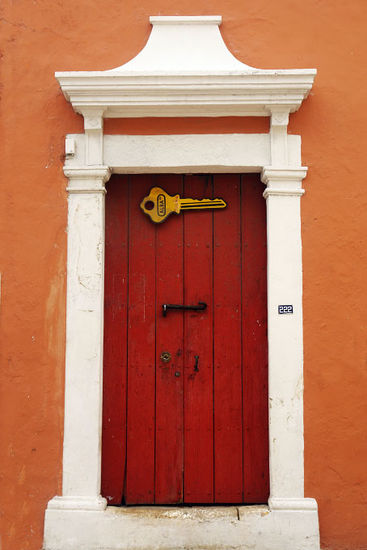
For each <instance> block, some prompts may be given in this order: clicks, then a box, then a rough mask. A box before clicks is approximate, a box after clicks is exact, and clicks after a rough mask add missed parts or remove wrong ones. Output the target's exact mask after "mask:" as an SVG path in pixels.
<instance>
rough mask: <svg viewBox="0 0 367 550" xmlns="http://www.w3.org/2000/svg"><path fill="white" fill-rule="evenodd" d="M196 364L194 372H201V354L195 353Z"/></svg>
mask: <svg viewBox="0 0 367 550" xmlns="http://www.w3.org/2000/svg"><path fill="white" fill-rule="evenodd" d="M194 357H195V365H194V372H199V356H198V355H195V356H194Z"/></svg>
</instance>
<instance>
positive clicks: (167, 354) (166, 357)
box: [161, 351, 172, 363]
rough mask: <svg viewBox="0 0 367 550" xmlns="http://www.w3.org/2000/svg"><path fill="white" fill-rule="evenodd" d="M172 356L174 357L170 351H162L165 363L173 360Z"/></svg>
mask: <svg viewBox="0 0 367 550" xmlns="http://www.w3.org/2000/svg"><path fill="white" fill-rule="evenodd" d="M171 358H172V355H171V354H170V352H169V351H162V353H161V359H162V361H163V363H169V361H171Z"/></svg>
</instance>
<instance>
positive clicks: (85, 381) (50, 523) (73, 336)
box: [44, 16, 319, 550]
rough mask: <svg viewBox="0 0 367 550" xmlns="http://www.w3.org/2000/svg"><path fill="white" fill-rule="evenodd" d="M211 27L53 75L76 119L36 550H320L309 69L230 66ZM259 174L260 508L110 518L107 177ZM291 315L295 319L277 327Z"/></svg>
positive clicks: (156, 36)
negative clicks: (263, 342) (47, 485)
mask: <svg viewBox="0 0 367 550" xmlns="http://www.w3.org/2000/svg"><path fill="white" fill-rule="evenodd" d="M220 22H221V18H220V17H219V16H211V17H202V16H200V17H188V16H184V17H176V16H172V17H152V18H151V23H152V25H153V30H152V33H151V35H150V37H149V40H148V43H147V45H146V46H145V48H144V49H143V50H142V51H141V52H140V54H138V55H137V56H136V57H135V58H134V59H133V60H131V61H130V62H128V63H126V64H125V65H123V66H121V67H118V68H117V69H114V70H111V71H100V72H98V71H97V72H93V71H91V72H69V73H57V75H56V76H57V78H58V80H59V82H60V85H61V87H62V89H63V92H64V95H65V97H66V98H67V99H68V100H70V101H71V103H72V105H73V107H74V109H75V110H76V111H77V112H79V113H82V114H83V115H84V117H85V134H84V135H73V136H68V138H67V139H69V140H73V144H72V146H70V147H69V149H68V150H70V151H71V153H70V154H69V155H67V158H66V161H65V167H64V172H65V175H66V176H67V177H68V178H69V184H68V191H69V198H68V201H69V209H68V261H67V331H66V332H67V335H66V376H65V429H64V454H63V494H62V496H60V497H54V498H53V499H52V500H51V501H50V502H49V506H48V508H47V510H46V515H45V539H44V550H125V549H126V550H142V549H143V548H160V549H161V550H172V548H177V549H181V550H183V549H184V548H191V549H192V550H195V549H199V548H203V547H210V548H218V549H222V550H227V549H228V550H229V549H231V550H247V549H248V550H250V549H252V550H280V549H281V550H295V549H297V550H319V534H318V515H317V504H316V501H314V500H313V499H308V498H307V499H306V498H304V462H303V372H302V371H303V336H302V248H301V232H300V221H301V218H300V198H301V195H302V194H303V192H304V190H303V189H302V180H303V178H304V177H305V176H306V172H307V168H305V167H303V166H302V165H301V140H300V137H299V136H288V135H287V125H288V118H289V113H291V112H293V111H295V110H297V109H298V108H299V106H300V104H301V102H302V100H303V99H304V98H305V97H306V96H307V94H308V92H309V90H310V88H311V86H312V83H313V79H314V76H315V73H316V71H315V70H314V69H309V70H307V69H306V70H265V71H263V70H260V69H254V68H252V67H249V66H248V65H245V64H243V63H241V62H240V61H238V60H237V59H236V58H234V57H233V56H232V54H231V53H230V52H229V51H228V50H227V48H226V46H225V44H224V42H223V39H222V37H221V35H220V32H219V24H220ZM225 115H235V116H242V115H258V116H270V117H271V126H270V132H269V134H266V135H261V134H249V135H229V134H224V135H204V136H203V135H201V136H195V135H194V136H172V135H171V136H170V135H161V136H103V118H105V117H119V116H121V117H136V116H160V117H164V116H225ZM215 171H219V172H253V171H256V172H261V177H262V181H263V182H264V183H265V184H266V189H265V191H264V197H265V198H266V203H267V239H268V344H269V463H270V465H269V469H270V470H269V473H270V498H269V502H268V505H269V506H256V507H252V506H240V507H228V508H223V507H219V508H212V507H209V508H200V507H194V508H193V507H190V508H186V507H182V508H181V507H180V508H169V509H168V510H167V509H159V508H156V507H146V508H143V507H139V508H136V509H133V508H124V507H122V508H120V509H114V508H112V507H107V508H105V506H106V501H105V499H103V498H102V497H101V496H100V476H101V456H100V452H101V416H102V354H103V296H104V288H103V287H104V280H103V277H104V193H105V186H104V183H105V181H107V179H108V178H109V176H110V173H112V172H115V173H153V172H155V173H159V172H179V173H185V172H191V173H201V172H215ZM278 304H292V305H293V306H294V313H293V315H278V312H277V305H278Z"/></svg>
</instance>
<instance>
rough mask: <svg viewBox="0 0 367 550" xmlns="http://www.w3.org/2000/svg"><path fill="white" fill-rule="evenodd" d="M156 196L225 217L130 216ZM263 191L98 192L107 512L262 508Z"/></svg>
mask: <svg viewBox="0 0 367 550" xmlns="http://www.w3.org/2000/svg"><path fill="white" fill-rule="evenodd" d="M153 186H159V187H162V188H163V189H165V191H167V192H168V193H169V194H176V193H179V194H180V195H181V196H186V197H192V198H203V197H207V198H214V197H221V198H223V199H224V200H225V201H226V202H227V204H228V207H227V208H226V209H225V210H217V211H211V210H205V211H191V212H186V213H184V214H180V215H175V214H173V215H172V216H170V217H169V218H168V219H167V220H166V221H165V222H164V223H162V224H159V225H155V224H153V223H152V222H151V221H150V219H149V218H148V217H146V216H145V215H144V214H143V212H142V211H141V209H140V207H139V204H140V202H141V200H142V199H143V198H144V197H145V196H146V195H148V193H149V190H150V188H151V187H153ZM262 191H263V186H262V184H261V182H260V180H259V177H258V176H257V175H242V176H241V175H238V174H220V175H214V176H208V175H192V176H182V175H135V176H113V177H112V179H111V180H110V182H109V183H108V193H107V200H106V283H105V362H104V410H103V449H102V494H103V495H104V496H106V498H107V499H108V501H109V503H110V504H121V503H126V504H177V503H188V504H189V503H202V504H205V503H208V504H212V503H262V502H266V501H267V498H268V492H269V481H268V428H267V424H268V420H267V418H268V417H267V333H266V230H265V201H264V199H263V197H262ZM199 301H202V302H205V303H206V304H207V309H206V310H205V311H180V310H178V311H169V312H168V313H167V316H166V317H164V316H163V315H162V304H164V303H173V304H197V303H198V302H199ZM162 352H169V353H170V354H171V360H170V361H169V362H164V361H163V360H162V359H161V354H162ZM196 356H198V360H197V359H196ZM196 363H197V365H196ZM195 365H196V368H195Z"/></svg>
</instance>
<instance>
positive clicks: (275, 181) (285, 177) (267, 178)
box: [261, 166, 307, 199]
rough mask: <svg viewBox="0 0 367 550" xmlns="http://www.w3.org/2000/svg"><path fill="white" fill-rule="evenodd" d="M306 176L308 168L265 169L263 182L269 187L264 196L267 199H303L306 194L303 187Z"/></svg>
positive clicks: (262, 176) (262, 175)
mask: <svg viewBox="0 0 367 550" xmlns="http://www.w3.org/2000/svg"><path fill="white" fill-rule="evenodd" d="M306 174H307V167H306V166H301V167H297V168H289V167H284V168H273V167H265V168H263V170H262V172H261V181H262V182H263V183H265V185H266V186H267V187H266V189H265V191H264V193H263V196H264V197H265V199H267V198H268V197H269V196H293V197H301V196H302V195H303V194H304V192H305V190H304V189H302V187H301V185H302V180H303V179H304V178H305V177H306Z"/></svg>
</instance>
